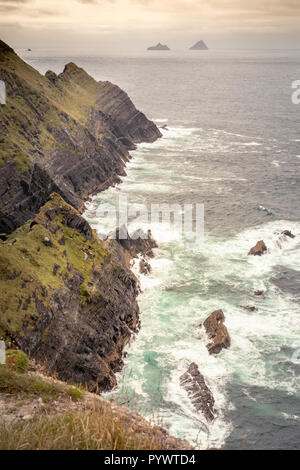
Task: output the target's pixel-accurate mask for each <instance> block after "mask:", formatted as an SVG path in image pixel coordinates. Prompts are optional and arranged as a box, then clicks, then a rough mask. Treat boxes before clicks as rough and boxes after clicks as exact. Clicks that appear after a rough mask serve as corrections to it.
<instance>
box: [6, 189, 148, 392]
mask: <svg viewBox="0 0 300 470" xmlns="http://www.w3.org/2000/svg"><path fill="white" fill-rule="evenodd" d="M129 257H130V255H129V252H128V251H127V250H126V249H125V248H123V247H122V246H121V244H120V243H119V242H118V241H117V240H110V239H107V240H105V241H102V240H100V239H99V238H98V237H97V235H96V233H95V231H93V230H92V229H91V227H90V226H89V224H88V223H87V222H86V220H85V219H83V218H82V217H81V216H80V214H79V213H78V211H76V209H74V208H73V207H71V206H70V205H68V204H67V203H66V202H65V201H64V200H63V199H62V198H61V197H60V196H59V195H57V194H55V193H54V194H52V195H51V197H50V200H49V201H48V202H47V203H46V204H45V205H44V206H43V207H42V208H41V210H40V212H39V213H38V214H37V216H36V217H35V218H34V219H33V220H30V221H28V222H27V223H26V224H25V225H24V226H23V227H21V228H19V229H18V230H17V231H16V232H13V233H12V234H11V235H10V236H9V237H8V239H7V241H6V242H2V243H1V244H0V290H1V298H0V337H3V338H5V341H6V343H7V344H9V343H12V344H13V345H15V346H16V347H18V348H20V349H22V350H23V351H25V352H26V353H27V354H28V355H29V356H30V357H31V358H35V359H36V360H37V361H38V362H39V363H42V364H44V365H45V366H46V367H47V369H48V370H51V371H55V372H56V373H57V375H58V377H59V378H60V379H62V380H69V381H73V382H77V383H82V384H85V385H86V386H87V387H88V389H89V390H100V391H101V390H109V389H111V388H112V387H113V386H114V385H115V384H116V380H115V375H114V373H115V372H116V371H119V370H120V369H121V367H122V352H123V348H124V345H125V344H126V343H127V342H128V341H129V339H130V337H131V335H132V333H134V332H136V331H137V330H138V327H139V317H138V314H139V310H138V305H137V302H136V297H137V295H138V293H139V286H138V281H137V279H136V277H135V276H134V275H133V273H132V272H131V271H130V270H129V268H128V258H129Z"/></svg>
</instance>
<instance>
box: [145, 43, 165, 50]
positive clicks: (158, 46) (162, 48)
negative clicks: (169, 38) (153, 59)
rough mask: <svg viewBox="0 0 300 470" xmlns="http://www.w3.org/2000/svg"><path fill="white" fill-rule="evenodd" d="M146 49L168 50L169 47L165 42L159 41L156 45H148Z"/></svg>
mask: <svg viewBox="0 0 300 470" xmlns="http://www.w3.org/2000/svg"><path fill="white" fill-rule="evenodd" d="M147 50H148V51H169V50H170V49H169V47H168V46H166V45H165V44H161V43H160V42H159V43H158V44H157V45H156V46H151V47H148V49H147Z"/></svg>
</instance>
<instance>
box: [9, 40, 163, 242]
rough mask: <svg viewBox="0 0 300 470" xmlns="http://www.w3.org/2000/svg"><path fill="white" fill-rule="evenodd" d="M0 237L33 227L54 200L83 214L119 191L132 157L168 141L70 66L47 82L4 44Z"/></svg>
mask: <svg viewBox="0 0 300 470" xmlns="http://www.w3.org/2000/svg"><path fill="white" fill-rule="evenodd" d="M0 77H1V80H3V81H4V82H5V84H6V90H7V99H6V105H5V106H2V107H1V114H0V233H10V232H12V231H13V230H15V229H16V228H17V227H19V226H20V225H22V224H24V223H25V222H26V221H27V220H28V219H31V218H33V217H34V216H35V214H36V213H37V212H38V210H39V208H40V207H41V206H42V205H43V204H45V203H46V201H47V200H48V198H49V195H50V194H51V193H52V192H57V193H58V194H60V195H61V196H62V197H63V198H64V199H65V201H67V202H68V203H69V204H72V205H73V206H74V207H75V208H77V209H78V210H79V211H82V210H83V208H84V201H85V200H86V199H87V198H88V197H89V195H91V194H94V193H96V192H99V191H101V190H104V189H106V188H107V187H109V186H110V185H113V184H116V183H119V182H120V181H121V180H120V176H122V175H124V166H125V164H126V162H127V161H128V159H129V158H130V154H129V151H130V150H132V149H134V148H135V145H136V144H137V143H140V142H153V141H154V140H156V139H157V138H159V137H160V136H161V133H160V131H159V130H158V128H157V127H156V126H155V124H154V123H153V122H151V121H149V120H148V119H147V118H146V116H145V115H144V114H143V113H141V112H140V111H138V110H137V109H136V108H135V106H134V104H133V103H132V101H131V100H130V98H129V97H128V95H127V94H126V93H125V92H124V91H122V90H121V89H120V88H119V87H118V86H116V85H113V84H112V83H110V82H107V81H104V82H96V81H95V80H94V79H93V78H92V77H90V76H89V75H88V74H87V73H86V72H85V71H84V70H83V69H81V68H80V67H77V66H76V65H75V64H73V63H70V64H67V65H66V66H65V69H64V71H63V72H62V73H61V74H59V75H56V74H55V73H54V72H51V71H48V72H47V73H46V75H45V76H43V75H41V74H40V73H39V72H37V71H36V70H35V69H33V68H32V67H30V66H29V65H28V64H26V63H25V62H23V61H22V60H21V59H20V58H19V57H18V56H17V55H16V54H15V53H14V51H13V50H12V49H11V48H10V47H9V46H7V45H6V44H5V43H3V42H2V41H0Z"/></svg>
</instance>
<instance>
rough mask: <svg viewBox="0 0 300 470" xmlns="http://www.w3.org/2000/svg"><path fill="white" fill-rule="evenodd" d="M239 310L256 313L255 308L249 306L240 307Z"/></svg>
mask: <svg viewBox="0 0 300 470" xmlns="http://www.w3.org/2000/svg"><path fill="white" fill-rule="evenodd" d="M240 308H242V309H243V310H247V311H248V312H256V311H257V310H258V309H257V308H256V307H253V306H252V307H251V306H249V305H246V306H244V305H240Z"/></svg>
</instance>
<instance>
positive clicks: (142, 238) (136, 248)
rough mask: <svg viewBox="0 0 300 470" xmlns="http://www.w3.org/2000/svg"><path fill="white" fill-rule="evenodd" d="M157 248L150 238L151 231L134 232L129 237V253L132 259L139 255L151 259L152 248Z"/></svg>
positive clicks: (152, 255) (152, 254)
mask: <svg viewBox="0 0 300 470" xmlns="http://www.w3.org/2000/svg"><path fill="white" fill-rule="evenodd" d="M157 247H158V245H157V243H156V241H155V240H154V238H153V237H152V233H151V230H148V231H147V233H145V232H144V231H143V230H136V231H135V232H134V233H133V234H132V235H131V236H130V252H131V255H132V256H133V257H136V256H137V255H139V254H141V255H143V256H148V257H149V258H153V257H154V253H153V248H157Z"/></svg>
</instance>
